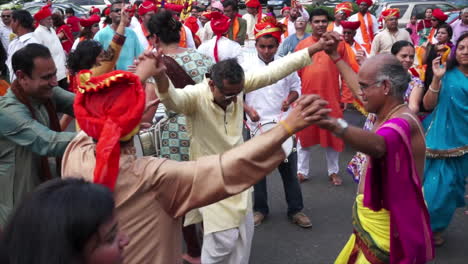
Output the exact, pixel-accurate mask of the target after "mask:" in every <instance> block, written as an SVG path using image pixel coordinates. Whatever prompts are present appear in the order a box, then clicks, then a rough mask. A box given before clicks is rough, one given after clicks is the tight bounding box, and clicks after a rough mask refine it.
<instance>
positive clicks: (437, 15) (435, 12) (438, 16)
mask: <svg viewBox="0 0 468 264" xmlns="http://www.w3.org/2000/svg"><path fill="white" fill-rule="evenodd" d="M432 16H433V17H435V18H436V19H437V20H439V21H443V22H445V21H446V20H447V19H448V16H447V15H446V14H445V13H444V12H442V10H440V9H439V8H436V9H434V10H433V11H432Z"/></svg>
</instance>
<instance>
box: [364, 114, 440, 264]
mask: <svg viewBox="0 0 468 264" xmlns="http://www.w3.org/2000/svg"><path fill="white" fill-rule="evenodd" d="M376 133H377V134H378V135H380V136H382V137H384V139H385V144H386V148H387V150H386V154H385V156H384V157H383V158H381V159H374V158H372V159H371V160H370V162H369V166H368V168H367V174H366V179H365V183H364V184H365V185H364V206H365V207H368V208H370V209H372V210H374V211H378V210H380V209H382V208H385V209H387V210H389V211H390V263H391V264H393V263H395V264H396V263H399V264H402V263H413V264H419V263H421V264H422V263H426V262H427V261H429V260H431V259H433V258H434V248H433V245H432V232H431V227H430V223H429V214H428V211H427V208H426V204H425V202H424V197H423V193H422V188H421V181H420V178H419V176H418V173H417V171H416V167H415V164H414V160H413V155H412V150H411V136H410V135H411V131H410V125H409V123H408V122H407V121H406V120H405V119H401V118H393V119H391V120H389V121H387V122H385V124H383V125H382V126H381V127H380V128H379V129H378V130H377V131H376Z"/></svg>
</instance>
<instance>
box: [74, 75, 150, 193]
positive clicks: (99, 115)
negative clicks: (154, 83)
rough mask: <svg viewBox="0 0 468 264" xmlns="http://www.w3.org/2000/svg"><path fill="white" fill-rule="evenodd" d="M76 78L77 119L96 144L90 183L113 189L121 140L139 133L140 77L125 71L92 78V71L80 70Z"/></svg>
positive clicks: (140, 111) (141, 113)
mask: <svg viewBox="0 0 468 264" xmlns="http://www.w3.org/2000/svg"><path fill="white" fill-rule="evenodd" d="M76 78H77V79H76V80H77V81H78V91H79V92H77V93H76V97H75V103H74V112H75V117H76V120H77V121H78V124H79V126H80V128H81V129H82V130H83V131H84V132H86V134H88V135H89V136H90V137H92V138H94V139H96V140H97V141H98V142H97V145H96V167H95V168H94V180H93V182H95V183H99V184H103V185H105V186H107V187H109V188H110V189H111V190H113V189H114V186H115V183H116V181H117V176H118V174H119V159H120V140H121V138H123V137H126V136H129V135H132V134H133V133H135V134H136V132H138V127H139V124H140V121H141V118H142V115H143V111H144V109H145V92H144V90H143V87H142V85H141V81H140V79H139V77H138V76H136V75H135V74H132V73H130V72H126V71H114V72H110V73H107V74H104V75H100V76H97V77H91V71H89V70H83V71H81V72H79V73H78V75H77V77H76ZM130 138H131V137H130ZM126 140H129V139H126Z"/></svg>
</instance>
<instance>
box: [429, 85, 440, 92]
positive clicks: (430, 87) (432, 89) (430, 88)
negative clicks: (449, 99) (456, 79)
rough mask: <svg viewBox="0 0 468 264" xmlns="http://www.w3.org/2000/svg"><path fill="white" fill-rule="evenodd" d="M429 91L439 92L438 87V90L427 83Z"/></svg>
mask: <svg viewBox="0 0 468 264" xmlns="http://www.w3.org/2000/svg"><path fill="white" fill-rule="evenodd" d="M429 91H431V92H433V93H439V92H440V89H439V90H436V89H434V88H432V86H430V85H429Z"/></svg>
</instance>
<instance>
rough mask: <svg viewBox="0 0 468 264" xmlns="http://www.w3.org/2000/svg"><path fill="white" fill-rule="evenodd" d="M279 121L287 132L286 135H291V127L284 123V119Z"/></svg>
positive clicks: (292, 133) (292, 132)
mask: <svg viewBox="0 0 468 264" xmlns="http://www.w3.org/2000/svg"><path fill="white" fill-rule="evenodd" d="M279 123H280V124H281V125H282V126H283V128H284V129H285V130H286V131H287V132H288V135H289V136H290V137H291V136H292V135H294V131H293V130H292V128H291V127H290V126H289V125H288V124H286V122H284V120H281V121H279Z"/></svg>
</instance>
